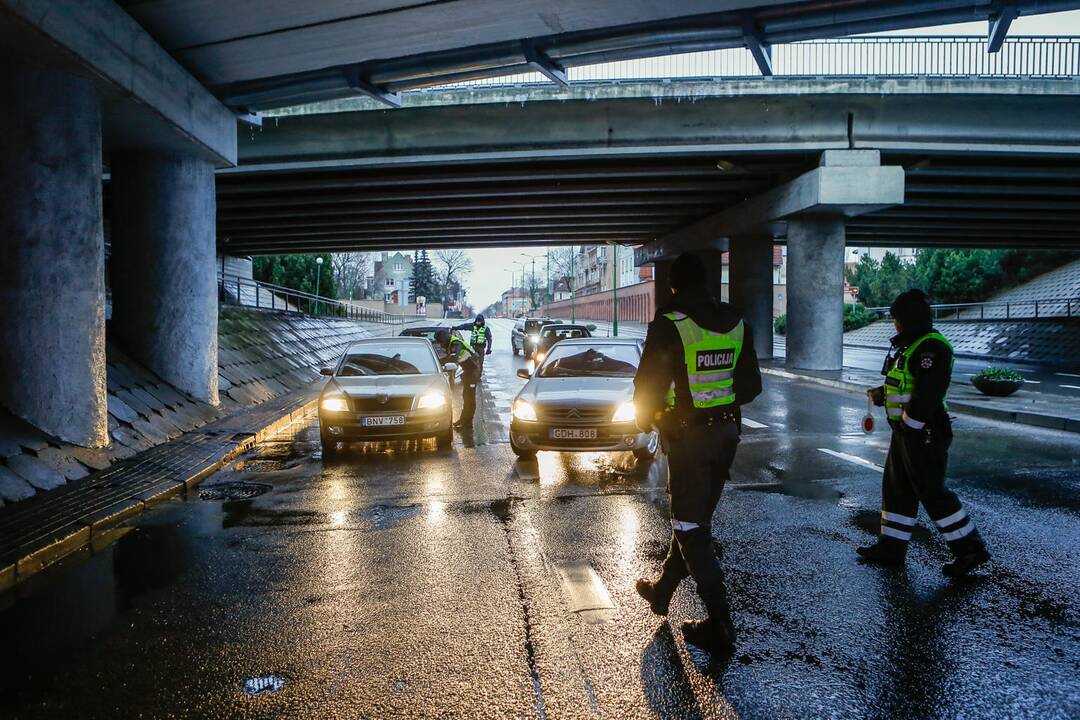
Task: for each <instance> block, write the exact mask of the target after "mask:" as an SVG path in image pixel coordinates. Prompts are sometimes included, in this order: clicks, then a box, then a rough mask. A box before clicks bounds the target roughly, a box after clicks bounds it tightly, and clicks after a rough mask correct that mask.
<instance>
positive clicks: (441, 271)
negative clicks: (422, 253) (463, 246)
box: [435, 250, 472, 301]
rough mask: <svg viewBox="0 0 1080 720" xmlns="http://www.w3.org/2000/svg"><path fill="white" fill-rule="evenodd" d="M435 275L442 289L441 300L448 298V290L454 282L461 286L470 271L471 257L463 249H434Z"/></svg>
mask: <svg viewBox="0 0 1080 720" xmlns="http://www.w3.org/2000/svg"><path fill="white" fill-rule="evenodd" d="M435 263H436V267H437V271H436V275H437V278H438V282H439V286H440V287H441V288H442V291H443V293H442V294H443V300H444V301H445V300H448V299H450V298H449V297H448V296H447V293H448V291H449V290H450V289H451V288H452V287H453V286H454V285H455V284H456V285H457V286H459V287H460V286H461V285H462V284H463V282H464V280H465V277H466V276H467V275H468V274H469V273H470V272H472V258H470V257H469V255H468V253H466V252H465V251H464V250H436V251H435Z"/></svg>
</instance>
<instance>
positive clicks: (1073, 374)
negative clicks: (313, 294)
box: [1054, 373, 1080, 377]
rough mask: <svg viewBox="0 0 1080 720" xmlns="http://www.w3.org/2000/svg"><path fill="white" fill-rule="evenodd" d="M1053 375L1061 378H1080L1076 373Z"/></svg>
mask: <svg viewBox="0 0 1080 720" xmlns="http://www.w3.org/2000/svg"><path fill="white" fill-rule="evenodd" d="M1054 374H1055V375H1061V376H1062V377H1080V375H1077V374H1076V373H1054Z"/></svg>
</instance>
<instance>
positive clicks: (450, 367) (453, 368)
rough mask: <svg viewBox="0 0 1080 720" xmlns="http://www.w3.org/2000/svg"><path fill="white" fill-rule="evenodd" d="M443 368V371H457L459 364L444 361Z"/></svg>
mask: <svg viewBox="0 0 1080 720" xmlns="http://www.w3.org/2000/svg"><path fill="white" fill-rule="evenodd" d="M442 369H443V372H457V369H458V364H457V363H452V362H448V363H443V366H442Z"/></svg>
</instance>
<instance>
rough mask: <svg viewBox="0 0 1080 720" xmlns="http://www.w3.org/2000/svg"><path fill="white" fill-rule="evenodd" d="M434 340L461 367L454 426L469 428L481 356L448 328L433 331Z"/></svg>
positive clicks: (478, 380)
mask: <svg viewBox="0 0 1080 720" xmlns="http://www.w3.org/2000/svg"><path fill="white" fill-rule="evenodd" d="M435 342H436V343H438V344H439V346H440V347H442V349H443V352H445V353H446V354H447V355H448V356H449V357H450V359H451V360H453V361H454V362H456V363H457V364H458V366H459V367H461V400H462V403H461V416H460V417H458V421H457V422H456V423H454V427H455V428H457V429H458V430H468V429H471V428H472V421H473V415H475V414H476V385H477V383H479V382H480V360H479V358H480V357H481V356H480V355H479V354H477V352H476V351H475V350H473V349H472V348H471V347H469V345H468V344H466V343H465V341H464V340H462V339H461V338H459V337H458V336H457V335H455V334H454V333H453V332H451V331H450V330H439V331H438V332H437V333H435Z"/></svg>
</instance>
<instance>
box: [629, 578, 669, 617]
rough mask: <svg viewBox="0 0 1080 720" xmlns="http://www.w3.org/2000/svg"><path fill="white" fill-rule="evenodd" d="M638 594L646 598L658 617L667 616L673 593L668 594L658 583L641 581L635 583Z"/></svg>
mask: <svg viewBox="0 0 1080 720" xmlns="http://www.w3.org/2000/svg"><path fill="white" fill-rule="evenodd" d="M634 589H635V590H637V594H638V595H640V596H641V597H643V598H645V601H646V602H647V603H649V608H650V609H651V610H652V611H653V612H654V613H655V614H657V615H667V614H668V606H669V605H671V593H670V592H666V591H665V590H664V589H663V588H661V587H660V586H659V585H658V584H657V583H655V582H651V581H649V580H645V579H641V580H638V581H637V582H636V583H634Z"/></svg>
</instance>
